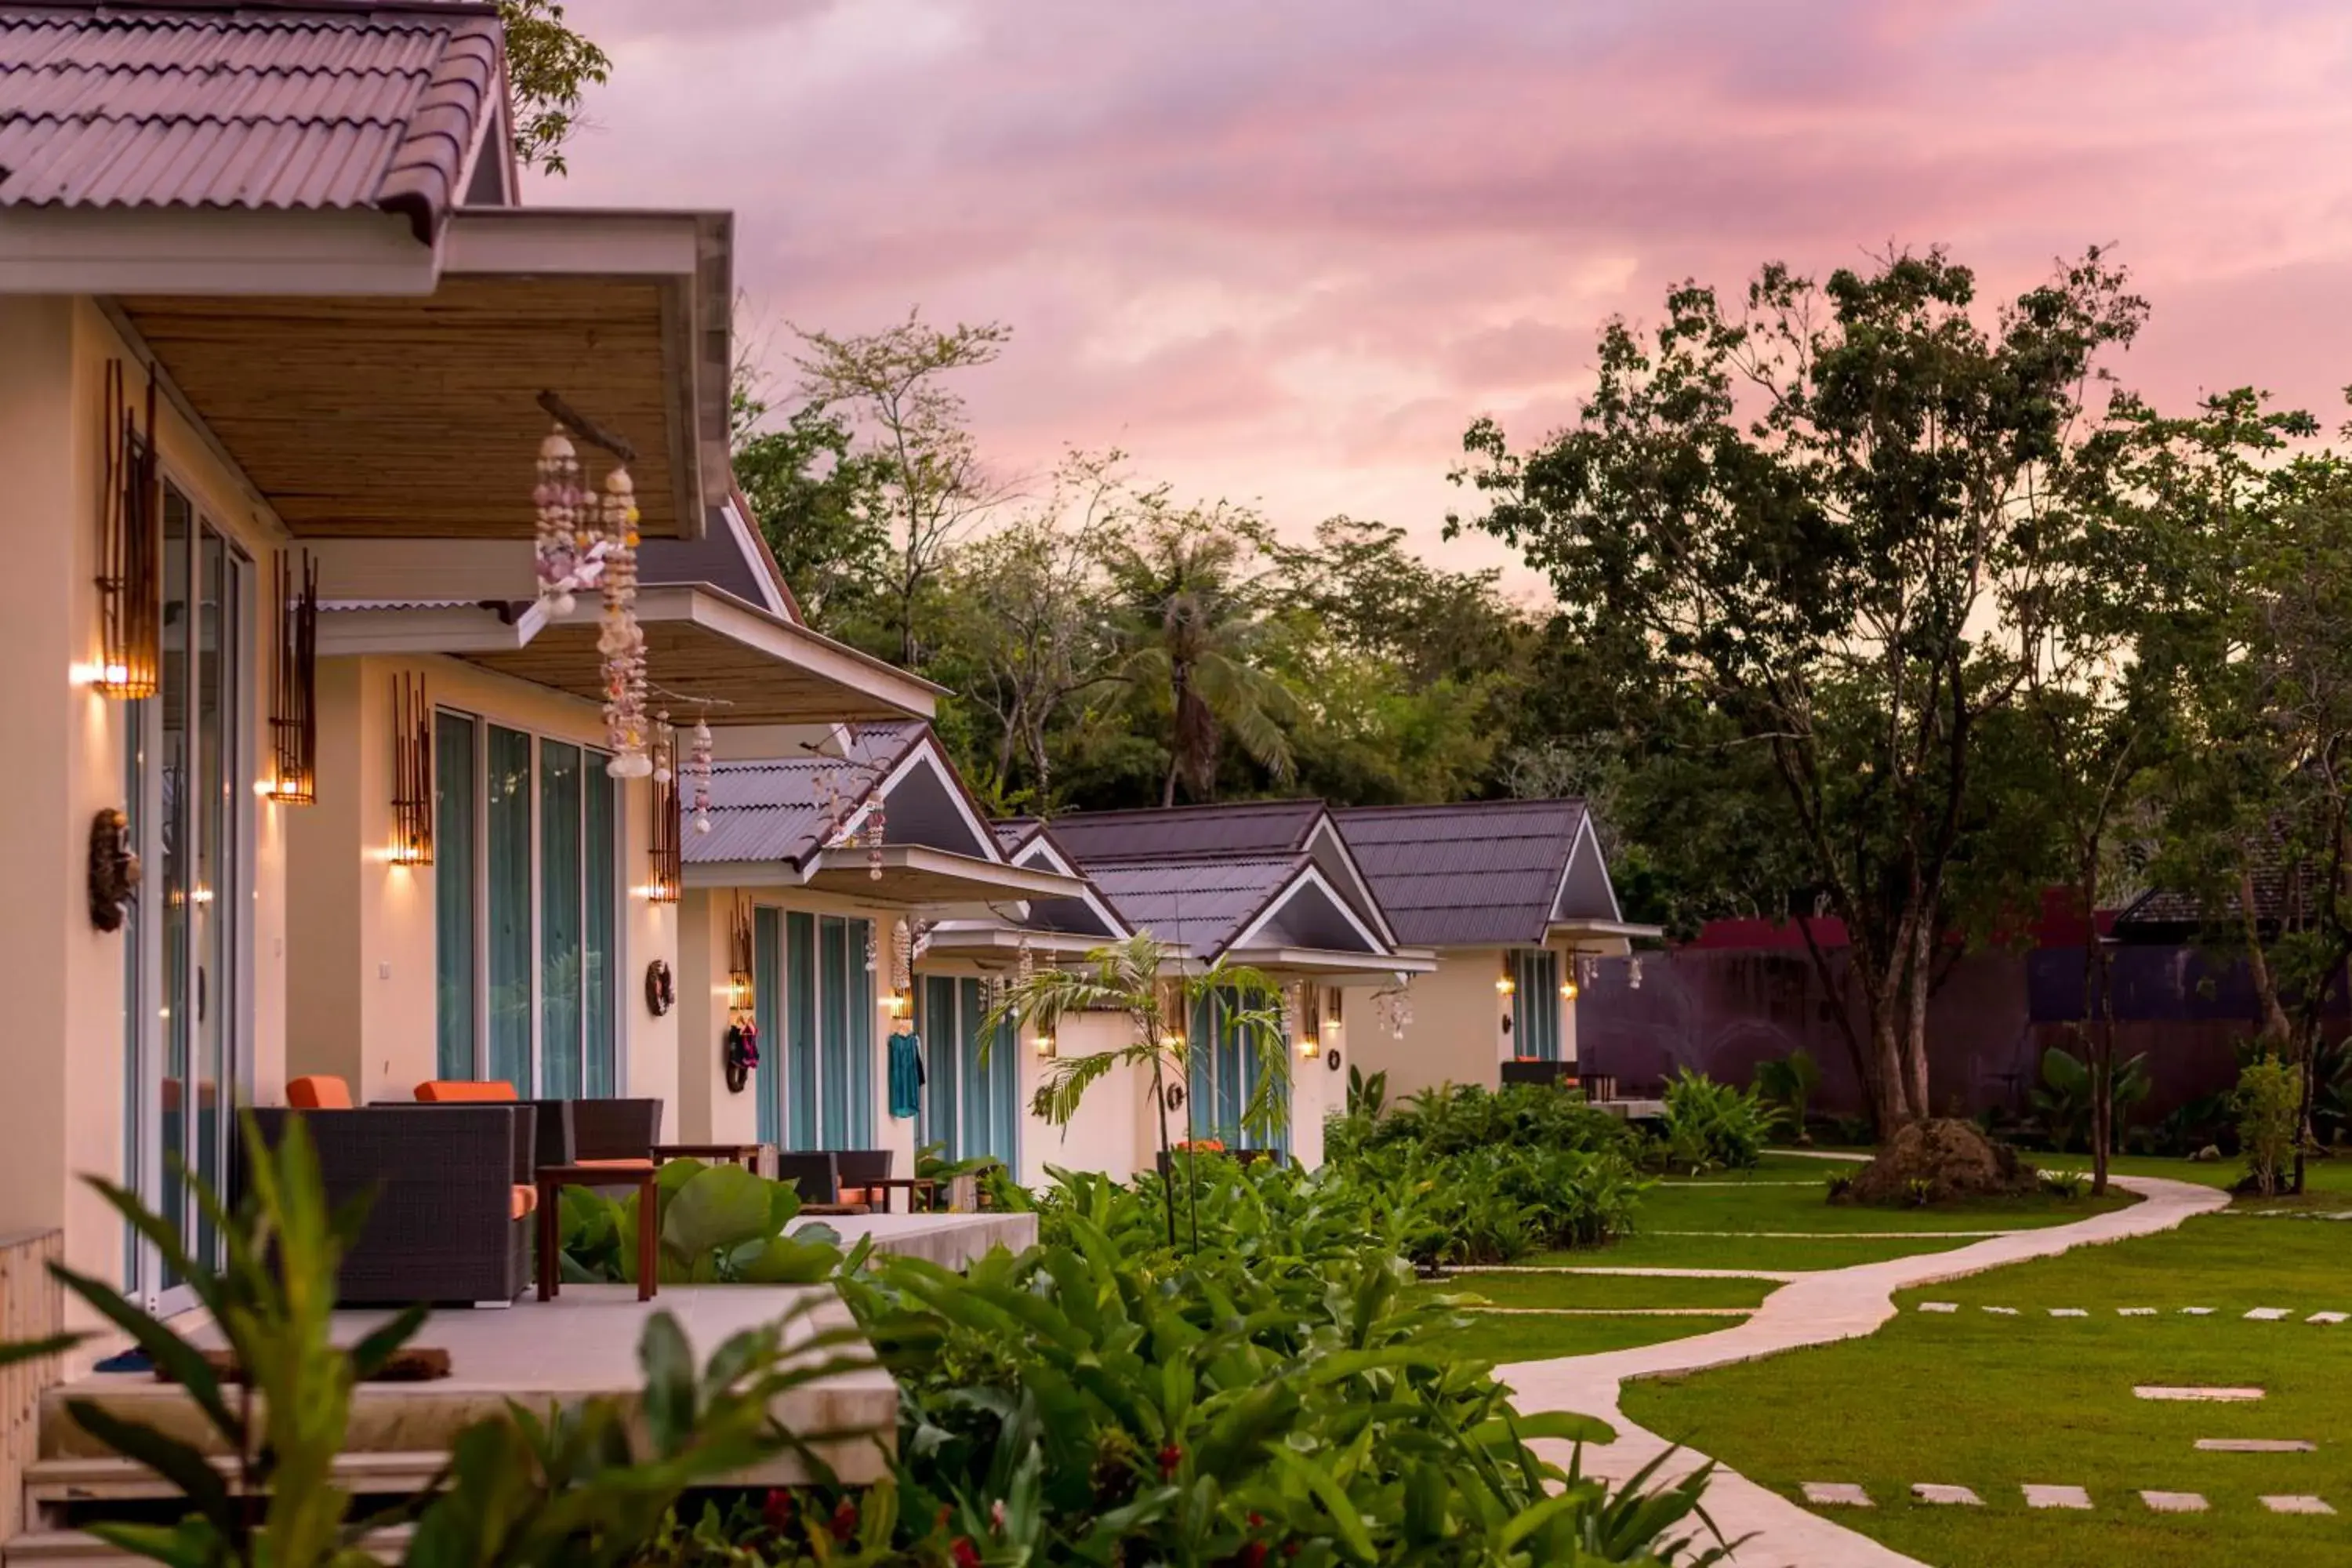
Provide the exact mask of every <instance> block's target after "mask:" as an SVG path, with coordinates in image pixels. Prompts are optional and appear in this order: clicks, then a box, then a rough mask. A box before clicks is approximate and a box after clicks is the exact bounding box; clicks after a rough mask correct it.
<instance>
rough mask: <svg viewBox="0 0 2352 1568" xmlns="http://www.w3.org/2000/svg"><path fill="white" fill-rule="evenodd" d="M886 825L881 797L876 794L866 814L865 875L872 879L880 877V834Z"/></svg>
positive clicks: (876, 879)
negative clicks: (871, 806)
mask: <svg viewBox="0 0 2352 1568" xmlns="http://www.w3.org/2000/svg"><path fill="white" fill-rule="evenodd" d="M886 827H887V823H886V821H885V818H884V816H883V811H882V797H881V795H878V794H877V795H875V797H874V805H873V808H872V809H871V810H869V811H867V812H866V877H867V878H868V879H870V880H872V881H877V882H878V881H880V880H881V879H882V836H883V834H884V832H885V831H886Z"/></svg>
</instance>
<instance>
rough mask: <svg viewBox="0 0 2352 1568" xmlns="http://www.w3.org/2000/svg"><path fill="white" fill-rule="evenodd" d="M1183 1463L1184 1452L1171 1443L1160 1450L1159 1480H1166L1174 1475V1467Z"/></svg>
mask: <svg viewBox="0 0 2352 1568" xmlns="http://www.w3.org/2000/svg"><path fill="white" fill-rule="evenodd" d="M1183 1462H1184V1450H1183V1449H1181V1448H1180V1447H1177V1446H1176V1445H1175V1444H1173V1443H1171V1444H1169V1445H1168V1447H1164V1448H1162V1449H1160V1479H1161V1480H1163V1481H1164V1480H1168V1479H1171V1478H1173V1477H1174V1475H1175V1474H1176V1467H1177V1466H1179V1465H1181V1464H1182V1463H1183Z"/></svg>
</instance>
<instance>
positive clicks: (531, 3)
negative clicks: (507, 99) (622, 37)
mask: <svg viewBox="0 0 2352 1568" xmlns="http://www.w3.org/2000/svg"><path fill="white" fill-rule="evenodd" d="M499 20H500V21H501V22H503V23H504V24H505V25H506V34H507V85H508V88H509V91H510V92H511V93H512V95H513V112H514V155H515V161H516V162H517V163H521V164H522V165H523V166H524V167H526V168H530V167H534V166H535V167H538V168H541V169H544V170H546V171H547V172H548V173H549V174H568V173H570V172H571V171H570V166H569V165H568V164H566V163H565V162H564V159H563V144H564V143H565V142H569V141H570V140H571V139H572V132H574V131H577V130H578V129H579V128H580V108H581V105H582V103H583V102H584V101H585V100H586V98H587V92H588V89H590V88H592V87H602V86H604V84H605V83H606V82H607V81H609V80H611V79H612V76H613V61H612V58H611V57H610V56H608V55H606V54H605V53H604V50H603V49H600V48H598V47H596V46H595V45H594V44H593V43H591V42H590V41H589V40H588V39H587V38H585V37H582V36H581V35H580V34H579V33H576V32H574V31H573V30H572V26H571V25H570V24H569V23H568V22H566V21H565V20H564V14H563V6H562V5H561V4H560V3H559V0H499Z"/></svg>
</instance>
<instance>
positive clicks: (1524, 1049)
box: [1511, 947, 1560, 1062]
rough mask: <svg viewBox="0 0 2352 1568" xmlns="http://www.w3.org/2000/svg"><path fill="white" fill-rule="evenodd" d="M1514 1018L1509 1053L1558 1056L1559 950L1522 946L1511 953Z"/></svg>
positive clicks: (1550, 1059)
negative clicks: (1515, 1029) (1515, 1033)
mask: <svg viewBox="0 0 2352 1568" xmlns="http://www.w3.org/2000/svg"><path fill="white" fill-rule="evenodd" d="M1511 980H1512V984H1514V985H1515V986H1516V987H1517V990H1516V991H1515V993H1514V994H1513V1001H1514V1003H1515V1005H1514V1006H1513V1007H1512V1009H1511V1012H1512V1014H1513V1021H1514V1022H1515V1023H1516V1024H1517V1026H1518V1038H1517V1040H1515V1041H1513V1042H1512V1045H1511V1054H1512V1055H1514V1056H1520V1057H1537V1058H1541V1059H1543V1060H1545V1061H1548V1062H1556V1061H1558V1060H1559V1003H1560V995H1559V954H1558V953H1556V952H1552V951H1551V950H1550V949H1549V948H1535V947H1530V948H1521V949H1519V950H1518V951H1517V952H1513V953H1512V954H1511Z"/></svg>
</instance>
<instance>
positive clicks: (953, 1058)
mask: <svg viewBox="0 0 2352 1568" xmlns="http://www.w3.org/2000/svg"><path fill="white" fill-rule="evenodd" d="M922 1032H923V1069H924V1079H925V1082H924V1084H923V1132H922V1140H923V1142H926V1143H937V1144H940V1145H941V1146H942V1152H944V1153H945V1155H946V1157H947V1158H949V1159H950V1160H961V1159H962V1158H963V1126H962V1122H961V1119H960V1115H959V1112H958V1110H957V1109H956V1108H957V1106H958V1105H959V1103H961V1098H962V1097H961V1094H960V1093H959V1092H958V1090H959V1089H961V1085H960V1084H959V1083H958V1082H957V1081H956V1079H957V1077H958V1074H959V1073H960V1071H961V1067H962V1063H961V1060H960V1059H959V1052H958V1042H959V1041H960V1040H961V1038H962V1031H961V1030H960V1029H959V1028H957V1027H956V983H955V982H954V981H953V980H950V979H945V978H942V977H940V976H939V975H936V974H930V975H925V976H924V977H923V1031H922Z"/></svg>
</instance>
